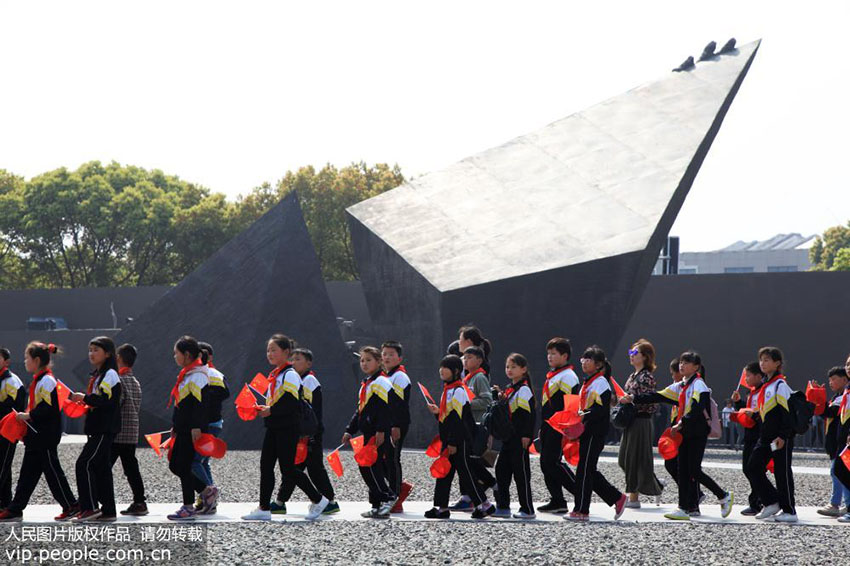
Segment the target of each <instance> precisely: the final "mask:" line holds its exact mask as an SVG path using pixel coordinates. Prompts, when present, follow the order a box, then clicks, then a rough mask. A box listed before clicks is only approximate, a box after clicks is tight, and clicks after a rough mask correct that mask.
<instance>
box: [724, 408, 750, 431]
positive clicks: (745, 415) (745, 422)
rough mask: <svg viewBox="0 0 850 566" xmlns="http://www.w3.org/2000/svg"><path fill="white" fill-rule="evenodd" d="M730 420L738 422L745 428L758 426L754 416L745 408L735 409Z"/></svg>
mask: <svg viewBox="0 0 850 566" xmlns="http://www.w3.org/2000/svg"><path fill="white" fill-rule="evenodd" d="M729 420H730V421H732V422H733V423H738V424H739V425H741V426H742V427H744V428H753V427H754V426H756V421H754V420H753V417H752V416H750V413H749V412H748V411H744V410H743V409H740V410H738V411H735V412H734V413H732V414H731V415H729Z"/></svg>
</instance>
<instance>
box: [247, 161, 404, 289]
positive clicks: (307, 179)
mask: <svg viewBox="0 0 850 566" xmlns="http://www.w3.org/2000/svg"><path fill="white" fill-rule="evenodd" d="M402 183H404V176H403V175H402V174H401V170H400V169H399V167H398V165H394V166H392V167H391V166H389V165H387V164H384V163H378V164H376V165H373V166H371V167H370V166H368V165H366V164H365V163H363V162H361V163H353V164H351V165H349V166H347V167H343V168H342V169H338V168H337V167H334V166H333V165H330V164H328V165H325V166H324V167H323V168H322V169H320V170H319V171H316V169H315V168H313V167H312V166H308V167H301V168H300V169H298V170H297V171H288V172H287V173H286V174H285V175H284V176H283V178H282V179H281V180H280V181H278V182H277V184H276V185H275V186H274V187H272V186H271V185H270V184H264V185H262V186H260V187H257V188H255V189H254V190H253V191H251V192H250V193H249V194H248V195H246V196H244V197H240V199H239V200H238V202H237V207H238V208H239V212H237V213H236V216H237V218H239V223H240V224H241V225H242V226H247V225H248V224H250V222H252V221H253V220H255V219H256V218H258V217H259V216H261V215H262V214H263V213H265V212H266V211H267V210H269V209H270V208H271V207H272V206H274V205H275V204H277V203H278V202H279V201H280V199H282V198H283V197H285V196H286V195H288V194H289V193H290V192H292V191H296V192H297V193H298V199H299V202H300V204H301V209H302V210H303V212H304V221H305V222H306V224H307V230H308V231H309V233H310V238H311V239H312V240H313V247H314V248H315V249H316V255H318V257H319V263H320V264H321V266H322V275H323V276H324V278H325V279H326V280H331V281H350V280H354V279H357V276H358V274H357V265H356V263H355V260H354V251H353V248H352V245H351V234H350V232H349V230H348V222H347V220H346V218H345V209H346V208H348V207H349V206H351V205H353V204H356V203H358V202H360V201H362V200H365V199H368V198H371V197H373V196H376V195H379V194H381V193H383V192H384V191H388V190H390V189H393V188H395V187H397V186H399V185H401V184H402Z"/></svg>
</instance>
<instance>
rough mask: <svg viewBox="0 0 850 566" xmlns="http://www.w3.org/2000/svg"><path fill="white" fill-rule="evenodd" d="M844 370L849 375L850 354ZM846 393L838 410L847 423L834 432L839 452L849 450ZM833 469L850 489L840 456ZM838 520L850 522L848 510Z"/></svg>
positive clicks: (849, 477) (849, 403) (849, 407)
mask: <svg viewBox="0 0 850 566" xmlns="http://www.w3.org/2000/svg"><path fill="white" fill-rule="evenodd" d="M844 372H845V373H846V374H847V375H848V376H850V356H847V360H846V361H845V362H844ZM848 387H850V386H848ZM848 393H850V391H848V390H847V389H845V394H844V399H842V401H843V405H842V406H841V407H840V408H839V410H838V415H839V419H840V418H842V417H843V418H844V419H845V420H844V422H845V423H847V424H846V426H845V427H844V428H839V429H837V430H836V433H837V434H838V438H837V439H836V441H837V443H838V453H839V454H840V453H841V451H842V450H844V449H845V448H846V449H848V450H850V434H848V428H850V399H848V395H847V394H848ZM833 469H834V470H835V477H836V478H838V481H839V482H841V485H843V486H844V487H845V488H847V489H850V469H848V467H847V466H846V465H845V464H844V461H843V460H842V459H841V458H836V459H835V465H834V466H833ZM838 522H839V523H850V511H848V512H847V513H846V514H844V515H842V516H841V517H839V518H838Z"/></svg>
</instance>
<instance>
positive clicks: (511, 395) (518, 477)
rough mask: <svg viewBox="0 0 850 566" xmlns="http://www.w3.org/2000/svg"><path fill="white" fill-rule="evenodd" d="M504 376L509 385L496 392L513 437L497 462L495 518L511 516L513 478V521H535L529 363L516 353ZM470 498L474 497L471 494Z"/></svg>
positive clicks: (495, 390)
mask: <svg viewBox="0 0 850 566" xmlns="http://www.w3.org/2000/svg"><path fill="white" fill-rule="evenodd" d="M505 374H506V375H507V377H508V379H509V380H510V384H509V385H508V386H507V387H505V389H504V391H502V390H501V389H500V388H499V386H494V387H493V390H494V392H495V395H496V396H498V398H499V399H502V400H505V401H507V402H508V411H509V414H510V418H511V426H512V428H513V434H511V436H510V438H508V440H506V441H505V442H503V443H502V448H501V450H499V457H498V459H497V460H496V486H497V493H496V494H495V496H496V506H497V507H498V509H497V510H496V516H498V517H510V516H511V478H513V480H514V483H515V484H516V489H517V496H518V497H519V512H518V513H514V514H513V517H514V519H534V518H535V517H536V515H535V514H534V502H533V501H532V496H531V463H530V461H529V457H528V447H529V446H530V445H531V440H532V439H533V438H534V420H535V414H536V413H535V401H534V392H533V391H532V389H531V377H530V376H529V374H528V360H526V358H525V356H523V355H522V354H517V353H513V354H511V355H509V356H508V358H507V360H506V361H505ZM470 495H471V494H470Z"/></svg>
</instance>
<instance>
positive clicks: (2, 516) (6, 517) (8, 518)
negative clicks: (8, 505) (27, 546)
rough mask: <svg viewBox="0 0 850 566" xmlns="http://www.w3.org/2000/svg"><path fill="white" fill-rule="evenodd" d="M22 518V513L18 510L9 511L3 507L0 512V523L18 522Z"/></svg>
mask: <svg viewBox="0 0 850 566" xmlns="http://www.w3.org/2000/svg"><path fill="white" fill-rule="evenodd" d="M23 519H24V514H23V513H21V512H20V511H9V510H8V509H3V511H2V512H0V523H20V522H21V521H22V520H23Z"/></svg>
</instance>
